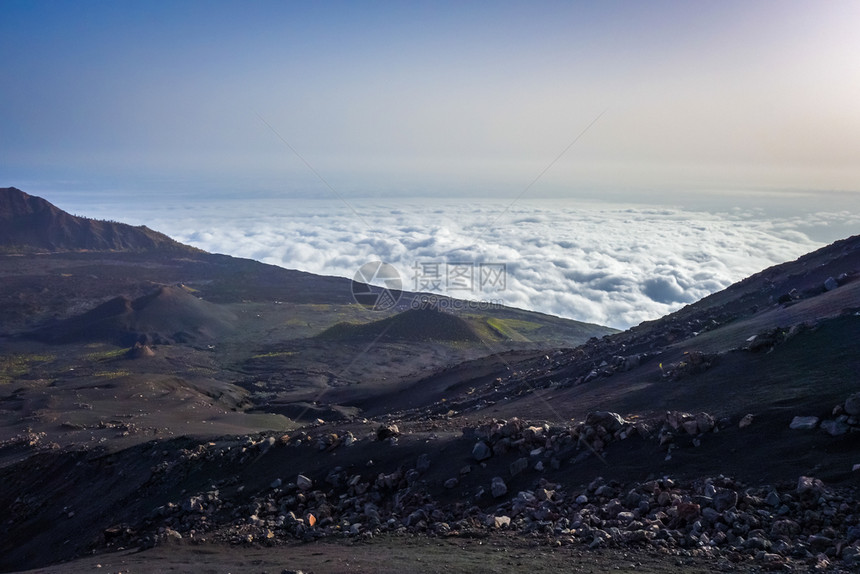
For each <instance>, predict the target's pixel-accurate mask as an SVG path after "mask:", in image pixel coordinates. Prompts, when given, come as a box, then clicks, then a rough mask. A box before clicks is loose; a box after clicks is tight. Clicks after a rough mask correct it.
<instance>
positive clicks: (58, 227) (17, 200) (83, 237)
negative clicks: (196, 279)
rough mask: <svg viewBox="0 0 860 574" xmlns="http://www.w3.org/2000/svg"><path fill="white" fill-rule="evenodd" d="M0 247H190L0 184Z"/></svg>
mask: <svg viewBox="0 0 860 574" xmlns="http://www.w3.org/2000/svg"><path fill="white" fill-rule="evenodd" d="M0 249H2V250H4V251H7V252H16V251H33V250H37V251H38V250H44V251H82V250H88V251H109V250H113V251H129V250H152V249H172V250H182V251H191V250H193V248H192V247H188V246H185V245H182V244H181V243H178V242H176V241H174V240H173V239H171V238H169V237H167V236H166V235H164V234H162V233H158V232H156V231H152V230H151V229H149V228H147V227H145V226H140V227H133V226H131V225H126V224H124V223H116V222H112V221H97V220H95V219H87V218H84V217H77V216H74V215H70V214H69V213H66V212H65V211H63V210H61V209H59V208H57V207H56V206H54V205H53V204H51V203H50V202H48V201H45V200H44V199H42V198H40V197H35V196H32V195H29V194H27V193H24V192H23V191H21V190H20V189H17V188H14V187H6V188H0Z"/></svg>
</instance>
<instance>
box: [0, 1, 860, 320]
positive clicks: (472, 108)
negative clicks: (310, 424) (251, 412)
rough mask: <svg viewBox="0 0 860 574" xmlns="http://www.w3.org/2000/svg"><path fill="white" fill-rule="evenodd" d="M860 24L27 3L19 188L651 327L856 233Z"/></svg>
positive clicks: (833, 10) (8, 6)
mask: <svg viewBox="0 0 860 574" xmlns="http://www.w3.org/2000/svg"><path fill="white" fill-rule="evenodd" d="M857 30H860V3H858V2H855V1H850V2H846V1H838V0H837V1H829V2H815V3H812V2H798V1H792V0H784V1H762V0H747V1H733V0H727V1H722V2H696V1H683V2H682V1H659V0H658V1H652V2H632V1H631V2H616V1H611V0H609V1H605V2H576V1H567V2H550V1H547V2H506V1H493V2H468V1H467V2H405V1H391V2H288V1H278V2H263V1H260V2H224V1H221V2H219V1H214V0H213V1H208V2H187V1H181V0H177V1H169V2H168V1H151V2H131V1H104V2H101V1H98V2H97V1H91V2H88V1H80V2H47V1H38V0H33V1H24V2H19V1H16V0H4V1H3V2H0V70H2V72H3V74H4V77H5V80H6V81H5V82H4V88H3V90H0V186H16V187H19V188H21V189H23V190H24V191H27V192H29V193H31V194H34V195H41V196H43V197H45V198H47V199H48V200H50V201H52V202H53V203H55V204H57V205H58V206H59V207H61V208H63V209H66V210H69V211H72V212H76V213H78V214H80V215H89V216H93V217H106V218H110V219H116V220H120V221H128V222H130V223H135V224H146V225H149V226H150V227H153V228H155V229H159V230H161V231H164V232H167V233H169V234H171V235H173V236H175V237H177V238H178V239H181V240H185V241H188V242H191V243H194V244H196V245H198V246H199V247H203V248H206V249H210V250H217V251H222V252H227V253H231V254H234V255H241V256H248V257H254V258H257V259H260V260H266V261H267V262H272V263H276V264H278V265H282V266H284V267H291V268H302V269H305V270H311V271H315V272H320V273H332V274H339V275H344V276H350V275H351V269H354V268H355V267H354V266H356V265H360V263H361V262H362V260H367V259H368V258H379V259H391V260H393V261H394V262H396V263H398V264H399V265H401V266H402V267H403V268H404V271H403V273H408V271H407V270H408V269H409V268H411V266H412V265H414V263H415V261H417V260H418V259H419V258H422V259H424V260H428V259H429V260H440V261H441V260H446V259H447V258H450V257H455V256H456V257H457V258H460V259H466V260H469V261H473V262H478V261H489V260H492V261H497V260H502V259H503V260H504V261H506V262H508V263H509V264H510V269H509V282H508V285H509V288H508V289H507V292H506V293H505V294H504V300H505V301H506V302H508V303H510V304H514V305H517V306H523V307H526V308H532V309H538V310H543V311H546V312H553V313H556V314H560V315H563V316H569V317H573V318H582V319H587V320H594V321H597V322H603V323H604V324H611V325H613V326H622V327H623V326H629V325H631V324H635V323H636V322H638V321H640V320H644V319H649V318H656V317H657V316H659V315H660V314H662V313H664V312H667V311H668V310H672V309H675V308H677V307H678V306H680V305H683V304H685V303H687V302H690V301H692V300H695V299H696V298H698V297H700V296H702V295H703V294H707V293H708V292H713V291H714V290H716V289H718V288H722V287H724V286H726V285H727V284H729V283H730V282H732V281H736V280H739V279H741V278H743V277H744V276H745V274H748V273H751V272H754V271H757V270H759V269H761V268H763V267H766V266H767V265H771V264H775V263H779V262H781V261H785V260H786V259H789V258H794V257H796V256H798V255H800V254H802V253H804V252H806V251H808V250H810V249H813V248H815V247H818V246H821V245H823V244H824V243H826V242H829V241H833V240H834V239H837V238H839V237H841V236H844V235H848V234H851V233H857V230H858V224H857V223H858V222H857V219H856V215H855V214H857V213H860V106H858V105H857V102H860V73H858V70H860V34H857ZM625 210H626V211H625ZM667 230H668V231H667ZM422 242H423V243H422ZM691 243H692V244H693V245H695V248H691V247H690V244H691ZM673 253H674V254H679V253H680V254H684V255H683V256H680V257H679V256H672V254H673ZM636 254H638V255H636ZM708 265H710V267H709V269H710V272H706V271H707V270H704V271H703V270H702V269H698V268H697V267H702V266H705V267H706V266H708ZM585 268H590V269H591V268H598V269H602V270H603V271H602V272H601V273H603V274H602V275H601V274H600V273H597V274H595V273H591V274H589V273H586V272H585ZM497 295H498V294H497Z"/></svg>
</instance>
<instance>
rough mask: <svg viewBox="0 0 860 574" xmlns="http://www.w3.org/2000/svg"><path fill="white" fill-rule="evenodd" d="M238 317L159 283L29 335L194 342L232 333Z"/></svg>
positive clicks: (71, 340) (121, 341)
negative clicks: (146, 291)
mask: <svg viewBox="0 0 860 574" xmlns="http://www.w3.org/2000/svg"><path fill="white" fill-rule="evenodd" d="M235 321H236V316H235V315H234V314H233V313H231V312H230V311H228V310H226V309H224V308H223V307H221V306H218V305H215V304H213V303H208V302H206V301H203V300H201V299H198V298H197V297H195V296H193V295H191V294H190V293H187V292H186V291H184V290H183V289H182V288H181V287H159V288H157V289H156V290H155V291H153V292H152V293H150V294H148V295H145V296H143V297H140V298H138V299H134V300H131V299H129V298H127V297H116V298H115V299H111V300H110V301H108V302H107V303H103V304H101V305H99V306H98V307H96V308H94V309H92V310H90V311H87V312H86V313H83V314H81V315H78V316H76V317H71V318H69V319H66V320H64V321H59V322H58V323H55V324H52V325H48V326H46V327H43V328H41V329H39V330H37V331H34V332H33V333H30V335H29V336H31V337H32V338H34V339H37V340H40V341H45V342H49V343H75V342H88V341H102V342H109V343H115V344H119V345H124V346H128V345H132V344H134V343H135V342H153V343H171V342H191V341H195V340H197V339H213V338H215V337H217V336H219V335H222V334H225V333H229V332H230V331H232V330H233V328H234V327H233V323H234V322H235Z"/></svg>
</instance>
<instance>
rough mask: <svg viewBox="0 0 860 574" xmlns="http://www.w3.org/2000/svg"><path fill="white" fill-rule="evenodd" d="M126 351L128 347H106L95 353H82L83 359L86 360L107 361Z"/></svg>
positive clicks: (120, 355)
mask: <svg viewBox="0 0 860 574" xmlns="http://www.w3.org/2000/svg"><path fill="white" fill-rule="evenodd" d="M127 352H128V349H125V348H121V349H108V350H104V351H97V352H95V353H88V354H86V355H84V359H86V360H88V361H109V360H111V359H116V358H118V357H122V356H123V355H125V354H126V353H127Z"/></svg>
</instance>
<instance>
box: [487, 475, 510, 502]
mask: <svg viewBox="0 0 860 574" xmlns="http://www.w3.org/2000/svg"><path fill="white" fill-rule="evenodd" d="M490 492H491V493H492V495H493V498H499V497H502V496H504V495H506V494H507V493H508V486H507V485H506V484H505V481H504V479H503V478H502V477H501V476H495V477H493V482H492V484H491V485H490Z"/></svg>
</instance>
